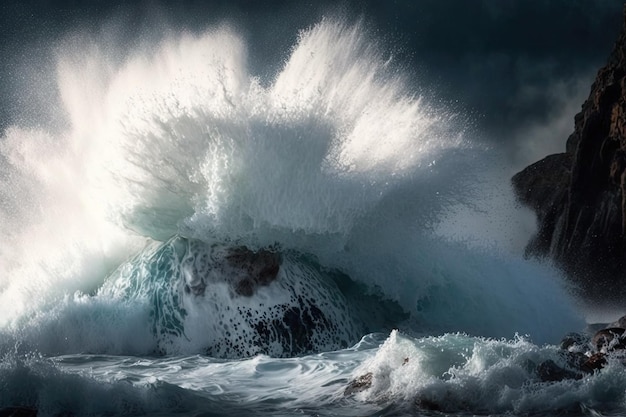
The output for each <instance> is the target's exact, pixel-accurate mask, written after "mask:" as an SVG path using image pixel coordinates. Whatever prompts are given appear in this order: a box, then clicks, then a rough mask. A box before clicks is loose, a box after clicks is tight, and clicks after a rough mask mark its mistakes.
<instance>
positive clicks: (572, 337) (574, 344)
mask: <svg viewBox="0 0 626 417" xmlns="http://www.w3.org/2000/svg"><path fill="white" fill-rule="evenodd" d="M588 344H589V338H588V337H587V336H585V335H582V334H580V333H568V334H566V335H565V337H563V339H562V340H561V344H560V348H561V349H563V350H569V349H577V348H578V349H582V348H584V347H585V346H587V345H588Z"/></svg>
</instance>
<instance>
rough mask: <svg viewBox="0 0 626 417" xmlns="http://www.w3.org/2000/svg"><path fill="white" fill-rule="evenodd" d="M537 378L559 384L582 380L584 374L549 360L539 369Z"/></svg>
mask: <svg viewBox="0 0 626 417" xmlns="http://www.w3.org/2000/svg"><path fill="white" fill-rule="evenodd" d="M537 376H538V377H539V379H540V380H541V381H543V382H557V381H563V380H564V379H581V378H582V374H580V373H578V372H574V371H570V370H568V369H565V368H562V367H560V366H559V365H557V364H556V363H555V362H554V361H553V360H551V359H548V360H547V361H545V362H542V363H541V364H540V365H539V366H538V367H537Z"/></svg>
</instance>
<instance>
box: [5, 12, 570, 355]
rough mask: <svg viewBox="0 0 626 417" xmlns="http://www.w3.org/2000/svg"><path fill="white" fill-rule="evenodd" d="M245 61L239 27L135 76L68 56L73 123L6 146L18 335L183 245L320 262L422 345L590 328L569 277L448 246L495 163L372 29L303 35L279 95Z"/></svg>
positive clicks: (66, 86)
mask: <svg viewBox="0 0 626 417" xmlns="http://www.w3.org/2000/svg"><path fill="white" fill-rule="evenodd" d="M246 55H247V51H246V45H245V42H244V41H243V40H242V39H241V38H240V37H239V35H238V34H237V33H236V32H235V31H233V30H232V29H230V28H228V27H221V28H218V29H215V30H212V31H208V32H206V33H204V34H201V35H190V34H183V35H180V36H178V37H172V38H168V39H166V40H165V41H163V42H162V43H160V44H159V45H158V46H156V47H155V48H148V49H146V50H138V51H135V52H132V53H129V54H128V55H127V56H125V58H124V60H123V62H114V61H110V60H109V58H108V57H107V56H106V54H104V53H102V51H101V50H100V49H99V47H98V45H97V44H96V45H94V44H87V45H82V46H81V45H80V44H79V45H78V46H76V45H74V47H73V48H72V49H70V50H69V51H65V52H64V53H61V54H60V58H59V64H58V67H57V72H58V78H59V89H60V96H61V98H62V102H63V106H64V108H65V110H66V112H67V114H68V124H69V126H70V127H69V129H68V130H67V131H65V132H62V133H59V134H54V133H52V132H45V131H41V130H40V131H32V130H24V129H20V128H17V127H14V128H11V129H9V130H8V131H6V132H5V134H4V137H3V140H2V157H3V160H4V161H6V163H5V164H4V165H3V183H2V191H1V193H2V194H1V195H2V200H3V202H5V203H3V211H2V216H3V217H2V220H3V221H2V227H3V231H5V234H6V235H7V236H8V242H9V243H10V244H9V245H8V249H5V250H4V251H3V253H2V261H3V263H2V268H3V273H2V278H1V279H2V295H1V297H3V300H4V301H5V302H4V303H2V305H3V309H4V310H6V312H3V314H2V320H3V324H4V325H5V326H6V325H7V324H8V323H13V326H14V327H16V326H17V327H23V326H26V327H27V328H28V327H29V326H34V325H35V324H36V323H40V322H39V319H38V318H37V317H41V316H42V315H43V316H45V314H44V312H46V311H52V310H54V311H59V309H60V310H63V309H67V311H72V310H74V309H75V307H72V303H75V302H78V301H80V303H83V300H87V301H85V302H86V303H87V304H89V303H90V301H89V300H90V298H89V294H94V293H95V292H96V291H97V289H98V288H99V287H100V286H101V285H102V283H103V282H104V280H105V278H106V276H107V275H108V274H109V273H110V272H111V271H113V270H114V269H115V267H116V266H117V265H120V264H121V263H122V261H123V260H125V259H129V258H130V257H131V256H132V255H133V254H135V253H137V252H138V251H139V250H140V248H142V247H143V246H145V244H146V242H151V241H157V242H159V241H165V240H166V239H168V238H170V237H171V236H172V235H174V234H176V233H179V234H181V235H182V236H185V237H188V238H193V239H198V240H204V241H219V242H222V243H224V244H234V245H245V246H247V247H249V248H251V249H259V248H262V247H267V246H270V245H272V246H274V247H276V248H277V250H280V251H292V252H297V253H303V254H306V255H307V256H309V257H311V259H313V260H314V261H315V262H316V263H317V264H318V265H319V268H321V269H322V270H327V271H338V272H339V273H341V274H345V275H347V276H348V277H349V278H350V279H351V280H353V282H359V283H362V284H364V287H363V291H366V292H368V293H373V294H377V295H378V296H379V297H381V299H385V298H386V299H390V300H393V301H395V302H397V303H398V305H399V306H400V307H401V308H402V309H403V310H404V311H405V312H406V313H407V314H409V315H410V317H411V321H410V323H408V324H407V323H403V322H398V323H396V324H397V325H404V326H405V327H406V328H407V329H408V330H409V331H416V332H420V331H429V332H443V331H466V332H470V333H472V334H480V335H486V336H508V337H511V336H513V334H515V332H520V333H523V334H526V333H528V334H530V335H531V337H533V338H534V339H533V340H535V341H538V342H544V341H555V340H556V339H557V338H558V337H560V335H561V334H563V333H564V332H566V331H568V330H571V329H572V328H578V327H579V326H580V323H579V321H578V318H577V315H576V314H575V313H574V310H573V307H572V305H571V303H570V301H569V300H568V297H567V295H566V294H565V292H564V291H563V290H562V289H561V288H560V284H559V277H558V275H557V274H556V273H555V272H554V271H553V270H551V269H549V268H544V267H541V266H538V265H533V264H530V263H528V262H526V261H522V260H519V259H518V258H517V256H516V255H513V256H512V255H510V254H499V253H497V252H493V251H492V252H491V253H486V252H485V251H481V250H477V249H476V248H474V247H468V246H467V245H464V244H463V243H458V242H451V241H449V240H446V239H441V236H440V235H439V234H438V233H437V230H440V229H441V227H440V226H439V225H440V224H441V222H442V221H445V219H446V217H445V214H446V213H447V212H448V211H449V210H450V208H452V207H458V205H459V204H460V203H463V202H467V201H469V202H471V201H472V200H473V199H480V198H481V196H480V195H477V194H476V191H477V190H479V189H480V188H477V187H473V186H472V184H473V183H474V182H476V181H481V180H480V178H481V175H485V171H484V170H482V169H481V162H484V161H485V159H484V158H485V157H484V156H483V155H484V154H485V150H484V149H481V147H480V146H476V145H473V144H472V143H471V142H470V141H469V140H468V139H467V137H466V136H465V135H464V132H463V125H462V123H460V122H459V121H458V120H456V119H455V117H454V115H453V114H451V113H449V112H447V111H446V110H445V109H444V108H442V106H438V107H437V106H433V105H431V104H429V103H427V102H426V101H425V100H423V99H422V98H420V97H419V96H418V95H416V94H415V93H413V91H414V89H413V88H412V86H411V84H410V83H409V81H408V80H407V79H406V78H405V77H404V76H403V75H402V73H399V72H398V71H397V70H396V67H395V66H394V63H393V59H392V58H391V56H390V55H389V54H388V53H387V52H385V51H383V50H381V49H379V48H378V46H377V45H376V42H373V41H372V38H371V37H370V36H369V35H368V34H367V32H366V31H365V30H364V29H363V26H362V25H361V24H356V25H351V24H347V23H345V22H343V21H339V20H331V19H325V20H323V21H322V22H320V23H319V24H317V25H315V26H313V27H311V28H310V29H308V30H305V31H303V32H301V34H300V36H299V39H298V42H297V44H296V45H295V46H294V48H293V50H292V53H291V56H290V57H289V59H287V60H286V62H285V65H284V67H283V69H282V70H281V71H280V72H279V73H278V74H277V75H276V77H275V79H273V80H272V81H271V82H269V83H261V82H260V80H259V79H258V78H256V77H255V76H254V72H253V69H251V68H248V65H247V60H246ZM85 68H88V69H89V71H85V70H84V69H85ZM15 220H17V221H15ZM74 292H77V294H76V295H74V296H71V295H69V296H68V295H67V294H72V293H74ZM84 294H87V295H84ZM63 297H65V298H63ZM9 300H11V301H10V302H9ZM60 300H64V301H62V302H60ZM68 300H69V301H68ZM72 300H76V301H72ZM80 303H79V304H80ZM99 303H100V301H98V302H96V301H94V302H93V304H92V306H91V307H89V308H93V309H94V314H97V313H95V311H98V310H99V309H100V308H101V306H100V304H99ZM135 308H137V307H136V306H135ZM58 314H60V316H58V317H62V316H63V315H64V314H66V313H63V312H61V313H58ZM137 314H138V315H137V316H136V317H142V315H145V314H147V313H146V311H143V310H142V311H139V310H138V311H137ZM90 316H91V314H85V317H90ZM105 316H106V315H105ZM548 317H549V318H550V320H547V319H546V318H548ZM76 319H77V320H79V321H80V318H79V317H78V316H77V317H76ZM29 321H30V324H28V323H29ZM106 323H107V322H106V320H105V321H103V323H102V324H101V325H102V326H107V324H106ZM109 323H115V321H114V320H113V321H109ZM61 326H62V325H61ZM81 326H82V325H79V326H78V327H81ZM94 326H95V327H97V325H96V324H94ZM114 326H115V325H113V327H114ZM87 327H88V326H87ZM42 328H43V330H42V331H43V333H44V334H45V333H46V332H47V331H46V330H45V329H46V326H43V327H42ZM373 330H375V329H373ZM68 331H69V330H68ZM110 331H114V329H111V330H110ZM61 333H62V332H61ZM48 334H49V332H48ZM105 334H107V332H105ZM84 337H88V336H84ZM96 345H97V344H96ZM104 346H108V345H107V344H105V345H103V347H102V349H103V351H109V348H108V347H104ZM114 350H115V349H114ZM93 351H98V348H97V347H94V348H93ZM115 351H116V352H117V350H115Z"/></svg>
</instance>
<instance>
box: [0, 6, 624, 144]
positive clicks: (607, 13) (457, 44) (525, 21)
mask: <svg viewBox="0 0 626 417" xmlns="http://www.w3.org/2000/svg"><path fill="white" fill-rule="evenodd" d="M336 3H337V2H334V1H253V0H236V1H233V0H230V1H199V0H196V1H139V2H133V3H130V2H119V1H111V0H94V1H79V0H74V1H53V0H48V1H4V2H2V4H1V5H0V54H1V56H2V58H1V59H0V97H2V105H1V106H0V128H1V129H4V128H6V127H7V126H9V125H11V124H16V123H17V124H25V125H36V124H37V123H41V121H42V120H46V109H45V108H43V107H42V106H41V105H37V104H35V103H42V102H48V103H49V102H50V100H41V97H38V95H40V94H44V93H43V92H41V91H32V89H29V88H28V86H29V85H31V84H32V82H31V81H32V78H33V77H35V78H38V77H41V78H43V79H46V78H47V77H48V78H50V81H49V82H50V83H53V82H54V81H53V79H52V78H53V74H54V69H53V68H54V59H53V52H54V48H55V47H58V44H59V40H61V39H63V38H65V37H67V36H68V34H72V33H74V32H76V31H79V30H82V31H87V32H91V33H92V34H96V36H97V34H98V33H101V32H103V31H106V33H109V34H110V33H114V34H115V36H116V37H117V38H118V42H119V43H120V44H123V45H126V47H130V46H132V45H133V44H135V43H137V42H140V41H141V40H142V39H144V38H146V37H148V38H150V37H152V38H158V37H159V36H162V35H163V34H164V33H165V32H167V31H168V30H173V31H178V30H181V29H186V30H191V31H201V30H203V29H206V28H207V27H210V26H211V25H215V24H216V23H219V22H221V21H224V20H226V21H229V22H230V23H231V24H234V25H235V26H236V27H237V28H238V30H239V31H240V32H242V33H243V34H244V36H245V37H246V39H247V40H248V44H249V45H250V48H249V49H250V54H251V56H250V61H251V64H252V68H255V69H256V71H257V72H258V74H259V75H260V76H261V77H263V78H265V79H270V78H271V76H272V75H273V74H274V73H275V72H276V71H277V70H278V69H279V68H280V66H281V65H282V62H283V60H284V59H285V57H286V56H287V55H288V53H289V48H290V47H291V46H292V45H293V43H294V41H295V39H296V36H297V31H298V30H299V29H302V28H305V27H307V26H309V25H311V24H313V23H315V22H316V21H318V20H319V19H320V18H321V16H324V15H337V14H342V15H343V16H347V18H349V19H357V18H359V17H362V18H364V19H365V22H366V26H368V28H370V30H371V32H372V33H373V34H374V35H375V36H376V37H378V38H380V39H381V42H382V43H383V45H385V47H388V48H391V49H393V50H394V52H395V53H394V56H395V57H396V60H397V61H398V62H399V63H400V66H401V67H403V68H404V69H405V70H407V71H408V72H409V73H410V74H411V77H412V79H413V80H415V83H416V88H417V89H419V90H420V91H422V92H423V93H425V94H427V95H429V96H431V98H432V99H434V100H437V101H440V102H441V103H443V104H444V105H448V106H452V107H453V108H455V109H456V110H457V111H459V112H462V113H463V114H465V115H469V117H470V119H471V120H472V121H473V124H474V125H475V126H476V128H477V129H478V130H479V131H481V132H483V134H484V136H485V137H488V138H491V139H490V140H500V141H504V140H507V138H508V137H513V136H516V135H514V134H512V133H511V132H517V131H519V130H520V129H522V128H523V127H524V126H531V125H532V126H535V125H542V124H545V125H546V126H547V125H549V124H550V123H551V121H550V120H549V119H550V118H555V117H557V116H555V114H560V113H559V109H560V108H561V107H563V106H566V105H569V106H570V107H571V106H572V105H571V103H570V104H568V103H566V102H567V100H569V99H570V98H571V99H572V100H577V101H580V100H581V97H586V95H587V94H588V91H589V87H590V83H591V81H592V80H593V76H594V74H595V72H596V71H597V69H599V68H600V67H601V66H602V65H603V63H604V62H605V60H606V58H607V56H608V54H609V52H610V50H611V48H612V45H613V42H614V41H615V39H616V38H617V34H618V31H619V29H620V27H621V24H622V7H623V2H622V1H621V0H545V1H533V0H395V1H382V0H381V1H345V2H344V3H342V4H341V5H340V6H337V5H336ZM24 68H29V71H24ZM581 89H582V90H581ZM51 90H53V89H51ZM581 91H582V92H581ZM580 104H582V101H580V103H577V104H576V107H577V108H579V107H580ZM567 117H570V115H569V114H568V115H567ZM571 126H572V129H573V120H572V122H571ZM546 129H547V130H546V132H549V129H548V128H546ZM559 134H562V133H560V132H559ZM517 137H519V134H517ZM511 140H513V139H511ZM562 141H563V142H564V141H565V138H562Z"/></svg>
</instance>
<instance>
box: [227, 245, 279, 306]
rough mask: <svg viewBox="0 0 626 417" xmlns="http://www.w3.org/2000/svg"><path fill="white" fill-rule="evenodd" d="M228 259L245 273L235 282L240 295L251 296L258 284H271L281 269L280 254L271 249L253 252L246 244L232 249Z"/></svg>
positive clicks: (234, 284)
mask: <svg viewBox="0 0 626 417" xmlns="http://www.w3.org/2000/svg"><path fill="white" fill-rule="evenodd" d="M226 261H227V262H228V264H229V265H230V266H231V267H233V268H238V269H240V270H241V271H243V272H244V273H245V275H244V276H243V277H242V278H241V279H240V280H239V281H237V282H235V283H233V288H234V289H235V292H236V293H237V294H238V295H243V296H246V297H250V296H252V295H253V294H254V292H255V289H256V288H257V287H258V286H266V285H269V284H270V283H271V282H272V281H274V280H275V279H276V276H277V275H278V271H279V269H280V255H279V254H278V253H276V252H271V251H269V250H264V249H262V250H260V251H258V252H253V251H251V250H250V249H248V248H246V247H245V246H241V247H237V248H233V249H230V253H229V254H228V255H227V256H226Z"/></svg>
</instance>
